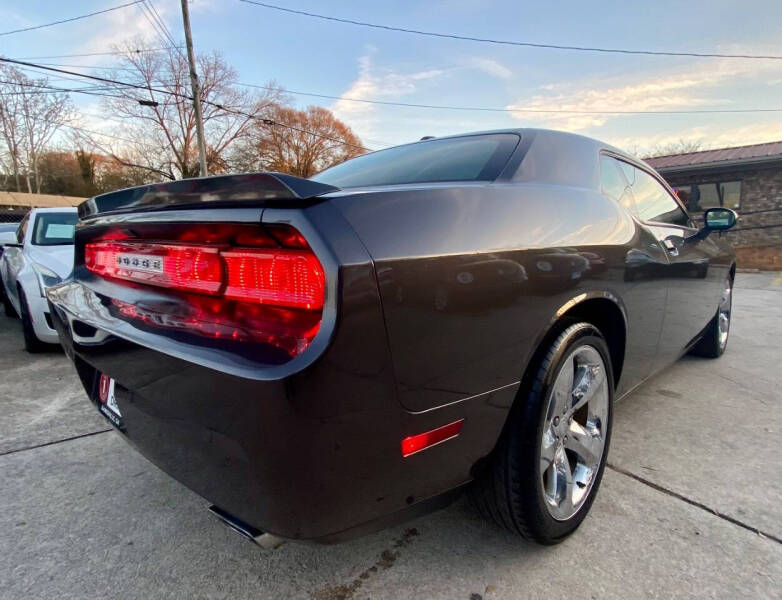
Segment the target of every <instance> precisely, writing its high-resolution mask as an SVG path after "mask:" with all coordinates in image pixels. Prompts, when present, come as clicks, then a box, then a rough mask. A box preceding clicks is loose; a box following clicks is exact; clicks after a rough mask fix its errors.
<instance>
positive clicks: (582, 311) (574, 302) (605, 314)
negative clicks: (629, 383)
mask: <svg viewBox="0 0 782 600" xmlns="http://www.w3.org/2000/svg"><path fill="white" fill-rule="evenodd" d="M577 321H585V322H587V323H591V324H592V325H594V326H595V327H597V328H598V329H599V330H600V332H601V333H602V334H603V336H604V337H605V338H606V344H607V345H608V350H609V352H610V354H611V368H612V371H613V375H614V386H615V387H616V386H618V385H619V378H620V377H621V375H622V367H623V366H624V359H625V348H626V343H627V310H626V308H625V306H624V303H623V302H622V300H621V299H620V298H619V297H618V296H616V295H615V294H613V293H611V292H608V291H591V292H585V293H583V294H579V295H578V296H575V297H573V298H571V299H570V300H568V301H567V302H565V303H564V304H562V305H561V306H560V307H559V308H558V309H557V310H556V311H555V312H554V314H553V316H552V318H551V319H550V320H549V322H548V323H547V324H546V325H545V326H544V327H543V328H541V332H540V333H539V334H538V336H537V339H536V340H535V343H534V344H533V352H532V354H531V355H530V357H529V360H527V363H526V367H525V371H524V378H526V377H527V375H528V372H529V369H530V367H531V366H533V365H534V364H535V362H536V360H537V358H539V354H540V353H541V352H546V350H547V349H548V345H549V344H550V343H551V342H552V341H553V339H554V338H556V336H558V335H559V334H560V333H561V332H562V330H563V329H565V328H566V327H567V326H568V325H570V324H572V323H574V322H577Z"/></svg>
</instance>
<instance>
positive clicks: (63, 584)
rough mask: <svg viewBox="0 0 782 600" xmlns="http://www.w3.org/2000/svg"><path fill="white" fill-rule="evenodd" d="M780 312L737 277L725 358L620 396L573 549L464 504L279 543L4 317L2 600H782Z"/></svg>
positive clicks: (777, 291) (778, 283) (769, 294)
mask: <svg viewBox="0 0 782 600" xmlns="http://www.w3.org/2000/svg"><path fill="white" fill-rule="evenodd" d="M781 317H782V277H780V276H779V275H778V274H739V277H738V279H737V289H736V292H735V304H734V322H733V327H732V332H731V339H730V344H729V348H728V351H727V353H726V354H725V356H724V357H723V358H722V359H720V360H717V361H710V360H705V359H696V358H689V357H688V358H685V359H683V360H682V361H681V362H679V363H678V364H677V365H675V366H673V367H671V368H670V369H668V370H666V371H665V372H664V373H662V374H660V375H658V376H657V377H655V378H654V379H652V380H651V381H649V382H647V383H646V384H645V385H644V386H643V387H642V388H641V389H639V390H638V391H636V392H634V393H633V394H632V395H631V396H630V397H628V398H627V399H626V400H624V401H623V402H622V403H620V404H619V405H618V406H617V409H616V416H615V423H614V438H613V443H612V447H611V451H610V455H609V463H610V465H611V467H610V468H608V469H606V473H605V476H604V480H603V484H602V486H601V489H600V494H599V496H598V498H597V501H596V502H595V504H594V506H593V509H592V513H591V514H590V516H589V517H588V518H587V520H586V521H585V523H584V525H583V526H582V527H581V529H580V530H579V531H578V532H577V533H576V534H575V535H574V536H573V537H571V538H570V539H569V540H567V541H566V542H564V543H563V544H561V545H559V546H557V547H554V548H540V547H536V546H532V545H528V544H525V543H523V542H521V541H519V540H517V539H515V538H514V537H513V536H511V535H508V534H506V533H504V532H502V531H500V530H498V529H496V528H495V527H494V526H492V525H489V524H487V523H484V522H483V521H482V520H481V519H480V518H479V517H478V516H477V515H476V514H475V513H474V512H473V511H472V509H471V508H470V507H469V505H468V504H467V503H466V502H465V501H464V500H460V501H457V502H456V503H455V504H453V505H452V506H450V507H449V508H447V509H445V510H442V511H440V512H437V513H434V514H432V515H429V516H427V517H423V518H420V519H417V520H415V521H412V522H410V523H407V524H405V525H401V526H398V527H394V528H391V529H387V530H385V531H382V532H379V533H377V534H374V535H371V536H367V537H364V538H361V539H358V540H353V541H350V542H347V543H344V544H339V545H336V546H314V545H308V544H296V543H288V544H285V545H283V546H282V547H281V548H279V549H277V550H263V549H259V548H257V547H255V546H253V545H251V544H249V543H248V542H247V541H245V540H243V539H242V538H240V537H239V536H237V535H235V534H234V533H232V532H231V531H229V530H228V529H227V528H225V527H224V526H222V525H221V524H219V523H218V522H217V520H216V519H214V518H213V517H211V516H210V515H209V514H207V512H206V510H205V509H206V506H207V503H206V501H204V500H202V499H201V498H199V497H198V496H196V495H195V494H193V493H192V492H190V491H188V490H187V489H185V488H184V487H182V486H181V485H179V484H178V483H177V482H175V481H173V480H172V479H170V478H169V477H168V476H166V475H165V474H164V473H162V472H160V471H159V470H158V469H156V468H155V467H154V466H152V465H151V464H150V463H148V462H147V461H146V460H145V459H143V458H142V457H141V456H140V455H138V454H137V453H136V452H135V451H133V450H132V449H131V448H130V447H129V446H127V445H126V444H125V443H124V442H123V441H122V440H121V439H120V437H119V436H118V435H117V434H116V433H114V432H113V431H108V432H107V431H105V430H106V429H107V426H106V424H105V422H104V421H103V419H102V418H101V417H100V416H99V415H98V414H97V413H96V412H95V411H94V410H93V409H92V407H91V405H90V404H89V403H88V402H87V400H86V398H84V396H83V392H82V390H81V387H80V386H79V384H78V382H77V380H76V376H75V374H74V373H73V371H72V367H71V366H70V364H69V363H68V361H67V359H66V358H65V357H64V356H63V355H62V354H61V353H59V352H56V351H54V352H51V353H47V354H43V355H38V356H35V357H33V356H31V355H27V354H26V353H24V351H23V350H22V340H21V331H20V327H19V324H18V322H15V321H11V320H8V319H3V318H0V373H2V375H1V376H2V384H0V406H1V407H2V409H1V410H0V503H2V506H3V511H2V513H0V598H54V597H57V598H85V597H106V598H115V597H116V598H169V597H170V598H181V597H197V598H201V597H203V598H207V597H208V598H244V597H248V598H249V597H253V598H283V597H296V598H317V599H329V600H331V599H338V598H411V597H422V598H464V599H474V598H477V597H481V598H485V599H487V600H488V599H494V598H538V597H541V596H543V595H544V594H545V595H549V596H553V597H563V596H568V595H569V596H574V597H578V598H641V597H660V598H670V597H688V598H689V597H704V598H712V597H718V598H735V597H755V598H778V597H779V590H780V589H782V506H781V505H780V502H779V499H780V498H782V461H780V460H779V456H780V452H781V451H782V435H780V433H781V432H782V394H780V392H779V390H778V383H777V382H778V381H779V367H778V366H777V365H778V363H779V362H780V359H781V358H782V344H781V343H780V341H779V340H780V339H782V318H781ZM715 513H716V514H715Z"/></svg>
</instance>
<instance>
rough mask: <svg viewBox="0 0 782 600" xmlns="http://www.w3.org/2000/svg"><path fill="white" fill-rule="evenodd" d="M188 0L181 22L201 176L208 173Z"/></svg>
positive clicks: (185, 3)
mask: <svg viewBox="0 0 782 600" xmlns="http://www.w3.org/2000/svg"><path fill="white" fill-rule="evenodd" d="M187 1H188V0H182V22H183V23H184V25H185V45H186V46H187V62H188V64H189V65H190V86H191V88H192V90H193V110H194V111H195V119H196V137H197V138H198V161H199V163H200V165H201V177H206V176H207V175H208V173H207V171H206V142H205V141H204V117H203V114H202V113H201V93H200V86H199V85H198V73H197V72H196V66H195V56H194V54H193V35H192V34H191V33H190V9H189V8H188V6H187Z"/></svg>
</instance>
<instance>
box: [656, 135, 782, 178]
mask: <svg viewBox="0 0 782 600" xmlns="http://www.w3.org/2000/svg"><path fill="white" fill-rule="evenodd" d="M645 160H646V162H647V163H648V164H649V165H651V166H652V167H654V168H655V169H657V170H658V171H677V170H688V169H695V168H705V167H717V166H722V165H725V166H733V165H740V164H744V163H755V162H766V161H773V160H782V141H779V142H768V143H765V144H752V145H751V146H734V147H732V148H718V149H716V150H701V151H699V152H686V153H684V154H669V155H667V156H655V157H653V158H647V159H645Z"/></svg>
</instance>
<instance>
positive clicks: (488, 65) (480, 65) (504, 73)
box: [467, 56, 513, 79]
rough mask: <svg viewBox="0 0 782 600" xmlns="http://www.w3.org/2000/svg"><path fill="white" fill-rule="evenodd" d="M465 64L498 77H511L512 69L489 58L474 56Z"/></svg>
mask: <svg viewBox="0 0 782 600" xmlns="http://www.w3.org/2000/svg"><path fill="white" fill-rule="evenodd" d="M467 64H468V66H470V67H473V68H475V69H478V70H479V71H483V72H484V73H486V74H488V75H491V76H492V77H496V78H498V79H511V78H512V77H513V71H511V70H510V69H509V68H508V67H506V66H504V65H502V64H500V63H498V62H497V61H496V60H492V59H491V58H478V57H477V56H476V57H474V58H471V59H470V60H469V61H468V62H467Z"/></svg>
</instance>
